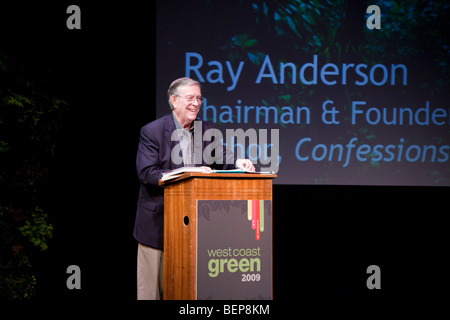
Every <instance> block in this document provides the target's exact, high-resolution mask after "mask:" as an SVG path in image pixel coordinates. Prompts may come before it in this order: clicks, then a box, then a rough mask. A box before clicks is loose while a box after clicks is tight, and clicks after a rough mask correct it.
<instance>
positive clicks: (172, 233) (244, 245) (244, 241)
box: [160, 173, 276, 300]
mask: <svg viewBox="0 0 450 320" xmlns="http://www.w3.org/2000/svg"><path fill="white" fill-rule="evenodd" d="M275 177H276V175H272V174H271V175H269V174H239V173H184V174H182V175H181V176H179V177H175V178H174V179H171V180H167V181H160V185H161V186H163V187H164V271H163V277H164V281H163V283H164V284H163V298H164V299H166V300H179V299H181V300H195V299H272V179H274V178H275Z"/></svg>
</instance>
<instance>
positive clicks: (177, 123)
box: [172, 112, 195, 132]
mask: <svg viewBox="0 0 450 320" xmlns="http://www.w3.org/2000/svg"><path fill="white" fill-rule="evenodd" d="M172 117H173V121H174V122H175V129H182V130H184V131H189V132H194V128H195V126H194V122H192V123H191V127H190V128H189V130H187V129H185V128H183V127H182V126H181V124H180V123H179V122H178V120H177V118H176V117H175V114H174V113H173V112H172Z"/></svg>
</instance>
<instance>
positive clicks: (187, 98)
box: [175, 95, 205, 103]
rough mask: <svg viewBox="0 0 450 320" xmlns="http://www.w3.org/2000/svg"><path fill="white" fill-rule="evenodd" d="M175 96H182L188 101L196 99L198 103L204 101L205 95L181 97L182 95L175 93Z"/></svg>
mask: <svg viewBox="0 0 450 320" xmlns="http://www.w3.org/2000/svg"><path fill="white" fill-rule="evenodd" d="M175 96H176V97H180V98H183V99H186V100H187V101H188V102H191V103H192V102H194V101H195V100H196V101H199V102H200V103H203V102H205V97H194V96H186V97H182V96H179V95H175Z"/></svg>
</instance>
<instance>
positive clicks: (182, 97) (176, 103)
mask: <svg viewBox="0 0 450 320" xmlns="http://www.w3.org/2000/svg"><path fill="white" fill-rule="evenodd" d="M201 96H202V92H201V90H200V88H199V87H198V86H197V85H191V86H183V87H179V88H178V90H177V95H176V96H172V97H171V98H170V99H171V102H172V105H173V108H174V109H173V112H174V113H175V117H176V118H177V120H178V122H179V123H180V124H181V125H182V126H183V127H184V128H185V129H188V128H189V127H190V126H191V124H192V122H193V121H194V120H195V119H197V114H198V112H199V111H200V107H201V102H200V99H199V98H200V97H201Z"/></svg>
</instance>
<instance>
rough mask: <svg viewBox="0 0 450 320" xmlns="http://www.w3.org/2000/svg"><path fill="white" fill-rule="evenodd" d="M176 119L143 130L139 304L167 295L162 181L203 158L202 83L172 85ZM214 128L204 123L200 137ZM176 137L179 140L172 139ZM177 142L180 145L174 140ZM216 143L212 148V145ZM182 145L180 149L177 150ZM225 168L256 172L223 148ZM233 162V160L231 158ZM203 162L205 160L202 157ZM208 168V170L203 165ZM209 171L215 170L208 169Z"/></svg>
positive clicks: (165, 118) (138, 221)
mask: <svg viewBox="0 0 450 320" xmlns="http://www.w3.org/2000/svg"><path fill="white" fill-rule="evenodd" d="M167 95H168V99H169V106H170V108H171V110H172V112H171V114H168V115H165V116H163V117H161V118H159V119H157V120H155V121H153V122H151V123H149V124H147V125H145V126H144V127H142V129H141V136H140V140H139V147H138V152H137V158H136V168H137V173H138V178H139V181H140V183H141V186H140V190H139V200H138V205H137V213H136V221H135V226H134V233H133V234H134V237H135V239H136V240H137V241H138V263H137V297H138V299H139V300H153V299H156V300H158V299H160V298H161V295H162V261H163V251H162V250H163V238H164V235H163V231H164V207H163V206H164V190H163V188H162V187H160V186H158V180H159V179H160V178H161V177H162V175H163V173H164V172H167V171H170V170H173V169H176V168H179V167H183V166H195V165H198V164H196V162H197V161H195V160H196V159H198V157H197V158H196V157H195V153H196V152H197V153H198V152H201V151H202V150H203V149H204V148H205V147H206V145H207V142H203V139H202V145H201V146H196V145H195V143H194V138H193V134H194V130H195V129H196V128H197V130H199V128H200V126H194V121H195V120H196V119H197V114H198V112H199V111H200V107H201V103H202V101H203V98H202V94H201V89H200V83H199V82H197V81H195V80H192V79H190V78H180V79H177V80H175V81H173V82H172V84H171V85H170V87H169V90H168V93H167ZM209 128H211V125H210V124H208V123H206V122H202V126H201V131H202V132H195V134H201V135H202V136H203V132H205V131H206V130H207V129H209ZM174 132H176V134H173V133H174ZM173 137H175V139H174V138H173ZM210 143H211V142H210ZM177 144H179V146H177ZM176 146H177V147H179V148H178V149H177V150H181V153H182V162H181V163H180V161H174V159H172V157H171V155H172V150H174V148H175V147H176ZM223 150H224V154H223V155H215V157H216V158H217V157H218V156H219V157H221V156H222V161H217V162H219V163H220V162H221V163H222V164H218V163H213V164H212V165H211V166H212V167H213V168H216V169H233V168H235V166H236V167H238V168H241V169H244V170H249V171H255V168H254V166H253V164H252V162H251V161H250V160H248V159H237V160H235V163H234V164H231V165H230V164H227V163H229V162H230V161H227V159H229V158H228V157H229V156H230V154H227V151H226V148H223ZM231 156H232V157H233V160H234V156H233V155H231ZM202 158H203V157H202ZM201 165H203V166H207V164H206V162H205V159H202V164H201ZM208 167H210V166H208Z"/></svg>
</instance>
